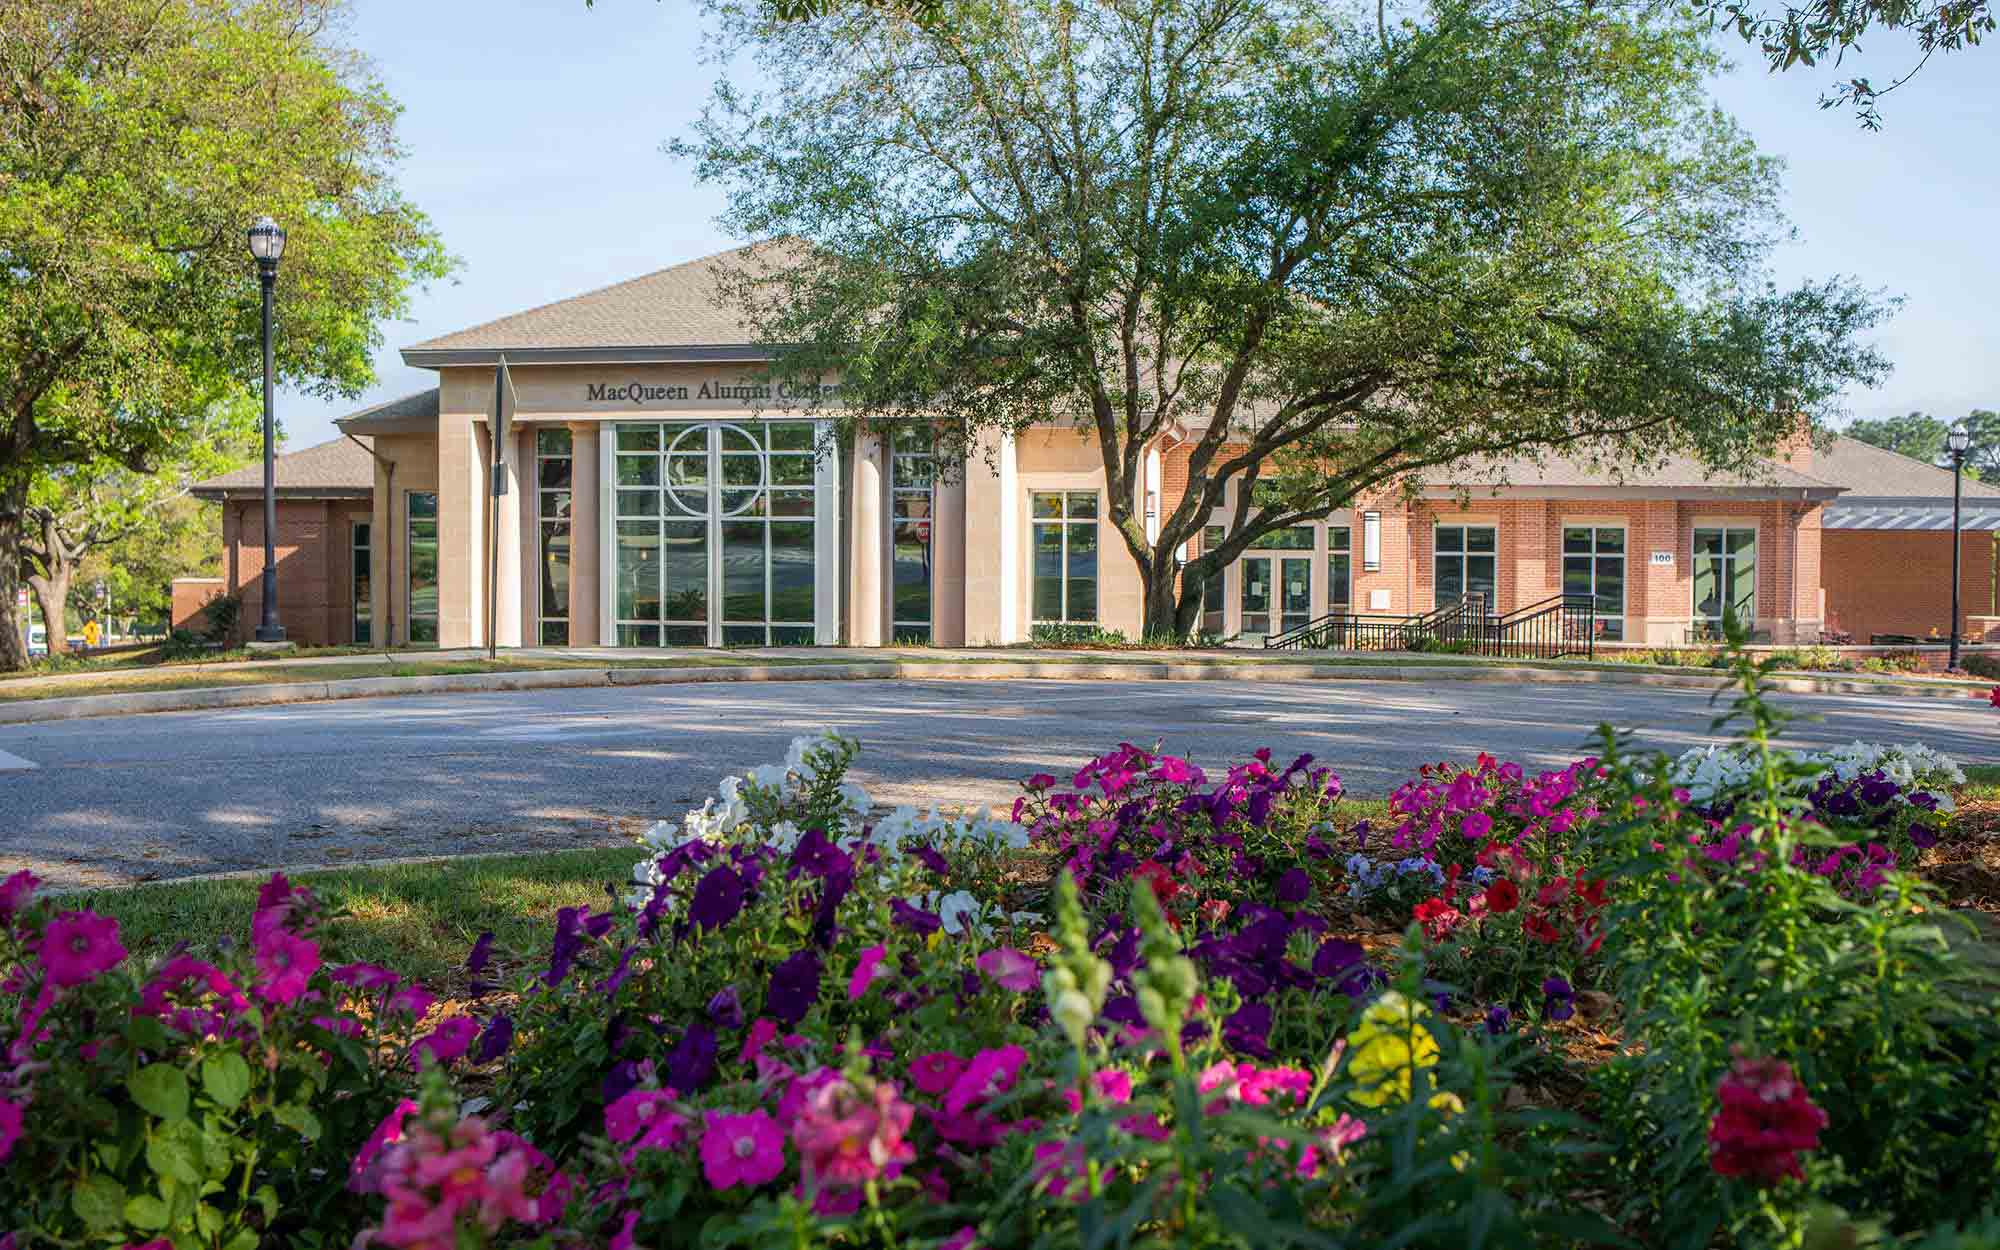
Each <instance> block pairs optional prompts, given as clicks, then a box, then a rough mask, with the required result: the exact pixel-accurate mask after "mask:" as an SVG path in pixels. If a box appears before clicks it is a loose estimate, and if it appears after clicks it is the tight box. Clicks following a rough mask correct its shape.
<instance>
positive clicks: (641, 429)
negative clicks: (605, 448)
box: [618, 425, 660, 451]
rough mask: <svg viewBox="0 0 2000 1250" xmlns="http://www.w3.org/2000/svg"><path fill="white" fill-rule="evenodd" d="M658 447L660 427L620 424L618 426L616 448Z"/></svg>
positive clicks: (631, 449) (645, 449)
mask: <svg viewBox="0 0 2000 1250" xmlns="http://www.w3.org/2000/svg"><path fill="white" fill-rule="evenodd" d="M659 449H660V427H659V426H657V425H621V426H619V427H618V450H620V451H658V450H659Z"/></svg>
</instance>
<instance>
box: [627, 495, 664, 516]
mask: <svg viewBox="0 0 2000 1250" xmlns="http://www.w3.org/2000/svg"><path fill="white" fill-rule="evenodd" d="M659 514H660V492H659V491H656V490H621V491H619V492H618V515H619V516H658V515H659Z"/></svg>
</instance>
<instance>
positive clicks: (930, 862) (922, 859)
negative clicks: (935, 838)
mask: <svg viewBox="0 0 2000 1250" xmlns="http://www.w3.org/2000/svg"><path fill="white" fill-rule="evenodd" d="M909 851H910V854H911V856H912V857H914V858H915V859H916V860H917V862H918V863H921V864H922V865H923V866H924V867H926V868H928V869H930V870H931V871H932V872H934V873H936V874H937V875H938V876H940V877H947V876H950V875H951V864H950V863H949V862H947V861H946V860H945V857H944V856H943V855H941V854H939V853H938V851H937V850H936V849H935V848H933V847H928V846H924V845H921V844H919V845H916V846H912V847H910V848H909Z"/></svg>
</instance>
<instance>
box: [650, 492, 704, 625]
mask: <svg viewBox="0 0 2000 1250" xmlns="http://www.w3.org/2000/svg"><path fill="white" fill-rule="evenodd" d="M665 531H666V544H667V545H666V554H665V556H664V558H663V564H664V574H663V575H664V584H663V585H662V587H661V593H662V597H663V604H664V611H665V616H666V619H667V620H670V621H705V620H707V619H708V522H706V521H668V522H667V523H666V526H665ZM707 641H708V639H707V638H706V636H704V637H703V639H702V643H703V644H705V643H706V642H707ZM697 645H700V644H697Z"/></svg>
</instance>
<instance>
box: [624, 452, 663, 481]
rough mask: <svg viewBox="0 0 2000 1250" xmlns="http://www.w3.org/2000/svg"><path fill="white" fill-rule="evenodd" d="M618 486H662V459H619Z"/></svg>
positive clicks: (626, 457)
mask: <svg viewBox="0 0 2000 1250" xmlns="http://www.w3.org/2000/svg"><path fill="white" fill-rule="evenodd" d="M618 484H619V485H620V486H658V485H659V484H660V458H659V457H658V456H620V457H618Z"/></svg>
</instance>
